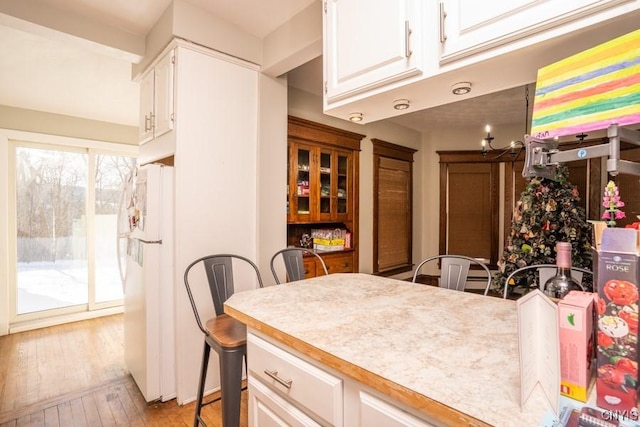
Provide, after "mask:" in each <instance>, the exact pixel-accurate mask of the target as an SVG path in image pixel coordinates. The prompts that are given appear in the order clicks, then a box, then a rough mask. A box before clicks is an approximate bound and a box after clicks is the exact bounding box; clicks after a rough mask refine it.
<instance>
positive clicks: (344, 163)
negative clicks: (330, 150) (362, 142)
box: [336, 152, 351, 220]
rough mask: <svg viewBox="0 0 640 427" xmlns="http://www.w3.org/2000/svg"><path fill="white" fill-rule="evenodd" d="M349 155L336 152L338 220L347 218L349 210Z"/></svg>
mask: <svg viewBox="0 0 640 427" xmlns="http://www.w3.org/2000/svg"><path fill="white" fill-rule="evenodd" d="M349 161H350V159H349V155H348V154H345V153H340V152H338V153H336V163H337V166H336V169H337V171H336V182H337V186H336V201H337V203H336V214H337V218H336V219H338V220H346V219H347V218H348V215H349V214H350V212H349V198H350V197H351V194H350V193H351V191H350V188H351V183H350V182H349V178H350V170H349V169H350V166H349Z"/></svg>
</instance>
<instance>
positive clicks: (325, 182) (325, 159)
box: [318, 150, 334, 221]
mask: <svg viewBox="0 0 640 427" xmlns="http://www.w3.org/2000/svg"><path fill="white" fill-rule="evenodd" d="M319 156H320V157H319V159H320V163H319V164H318V173H319V178H320V179H319V181H320V194H319V202H318V209H319V212H318V214H319V217H320V220H322V221H331V220H332V215H331V214H332V211H333V201H332V199H333V197H332V196H333V195H334V194H333V193H334V190H333V179H332V177H333V167H332V166H333V161H332V152H331V151H325V150H322V151H320V154H319Z"/></svg>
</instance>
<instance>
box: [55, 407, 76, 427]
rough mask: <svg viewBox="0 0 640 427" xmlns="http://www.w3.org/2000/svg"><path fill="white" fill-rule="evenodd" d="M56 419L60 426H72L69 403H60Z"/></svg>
mask: <svg viewBox="0 0 640 427" xmlns="http://www.w3.org/2000/svg"><path fill="white" fill-rule="evenodd" d="M58 417H59V422H60V425H61V426H63V427H65V426H72V425H73V413H72V411H71V401H66V402H62V403H61V404H59V405H58Z"/></svg>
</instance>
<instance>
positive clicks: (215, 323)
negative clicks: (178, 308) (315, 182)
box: [184, 254, 263, 427]
mask: <svg viewBox="0 0 640 427" xmlns="http://www.w3.org/2000/svg"><path fill="white" fill-rule="evenodd" d="M200 265H201V266H202V267H203V269H204V272H205V273H206V281H207V282H208V285H209V291H210V293H211V298H212V302H213V308H214V312H215V316H214V317H212V318H210V319H208V320H206V321H203V319H202V317H201V316H200V313H199V311H198V308H197V305H196V300H195V299H194V296H193V292H192V289H191V286H192V285H191V284H190V283H189V279H191V280H192V282H193V283H195V281H196V277H197V276H198V273H197V270H194V267H196V266H200ZM234 267H235V268H234ZM234 271H236V273H238V274H242V275H243V276H242V277H245V275H246V274H250V275H252V276H253V273H255V280H256V281H257V283H258V286H259V287H262V286H263V285H262V278H261V277H260V271H258V267H257V266H256V265H255V264H254V263H253V262H252V261H251V260H249V259H247V258H245V257H242V256H239V255H232V254H218V255H208V256H205V257H202V258H198V259H196V260H195V261H193V262H192V263H191V264H189V266H188V267H187V268H186V270H185V272H184V284H185V286H186V288H187V295H188V296H189V301H190V303H191V308H192V309H193V314H194V316H195V318H196V323H197V324H198V328H200V330H201V331H202V333H203V334H204V350H203V352H202V365H201V367H200V379H199V382H198V394H197V396H196V399H197V400H196V409H195V416H194V421H193V425H194V427H197V426H198V425H200V423H202V424H203V425H206V424H205V423H204V421H203V420H202V418H201V416H200V412H201V410H202V407H203V406H205V405H208V404H209V403H211V402H204V403H203V400H204V396H203V395H204V387H205V381H206V379H207V368H208V364H209V354H210V351H211V349H212V348H213V349H214V351H215V352H216V353H218V357H219V358H220V396H221V398H220V399H221V404H222V425H223V426H224V427H237V426H238V425H239V424H240V400H241V393H242V362H243V359H244V361H245V364H246V355H247V329H246V326H245V325H244V324H243V323H241V322H238V321H237V320H235V319H234V318H232V317H230V316H229V315H227V314H225V313H224V305H223V304H224V302H225V301H226V300H227V299H228V298H229V297H230V296H231V295H233V293H234V291H235V286H234V274H233V273H234ZM247 272H248V273H247ZM200 275H201V276H200V277H201V278H202V277H203V276H204V275H203V274H202V272H200ZM202 280H204V279H201V280H200V282H202Z"/></svg>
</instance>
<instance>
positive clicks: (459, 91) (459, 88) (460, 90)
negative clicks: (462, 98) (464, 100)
mask: <svg viewBox="0 0 640 427" xmlns="http://www.w3.org/2000/svg"><path fill="white" fill-rule="evenodd" d="M469 92H471V83H470V82H458V83H455V84H453V85H452V86H451V93H453V94H454V95H466V94H468V93H469Z"/></svg>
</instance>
